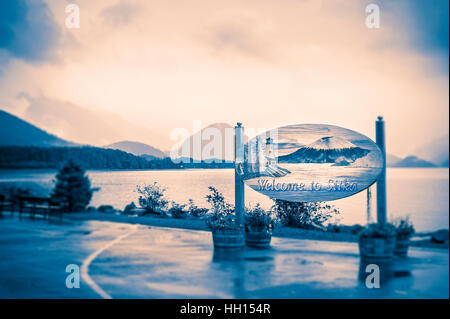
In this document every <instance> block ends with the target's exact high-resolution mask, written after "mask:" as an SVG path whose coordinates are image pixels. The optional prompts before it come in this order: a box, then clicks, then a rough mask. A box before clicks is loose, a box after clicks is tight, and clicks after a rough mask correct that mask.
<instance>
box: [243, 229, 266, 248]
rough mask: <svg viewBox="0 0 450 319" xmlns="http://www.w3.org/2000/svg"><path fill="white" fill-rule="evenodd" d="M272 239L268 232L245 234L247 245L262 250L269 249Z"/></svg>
mask: <svg viewBox="0 0 450 319" xmlns="http://www.w3.org/2000/svg"><path fill="white" fill-rule="evenodd" d="M271 239H272V234H271V233H268V232H256V231H246V232H245V244H246V245H247V246H249V247H253V248H260V249H266V248H269V247H270V240H271Z"/></svg>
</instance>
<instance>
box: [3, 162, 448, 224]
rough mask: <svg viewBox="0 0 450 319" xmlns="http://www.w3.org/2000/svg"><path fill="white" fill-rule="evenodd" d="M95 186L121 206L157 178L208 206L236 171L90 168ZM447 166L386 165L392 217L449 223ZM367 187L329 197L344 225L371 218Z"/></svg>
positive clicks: (171, 194)
mask: <svg viewBox="0 0 450 319" xmlns="http://www.w3.org/2000/svg"><path fill="white" fill-rule="evenodd" d="M88 175H89V177H90V179H91V182H92V186H93V187H100V191H98V192H96V193H95V194H94V196H93V199H92V201H91V204H90V205H92V206H99V205H103V204H105V205H106V204H109V205H113V206H114V207H116V208H118V209H123V208H124V207H125V205H126V204H129V203H130V202H132V201H134V202H135V204H138V201H137V198H138V194H137V193H136V192H135V189H136V185H143V184H150V183H153V182H154V181H157V182H158V183H159V184H161V185H162V186H164V187H166V188H167V191H166V197H167V198H168V199H169V200H174V201H177V202H179V203H185V202H187V201H188V199H189V198H192V199H194V201H196V203H197V204H198V205H202V206H206V201H205V195H206V194H207V193H208V186H209V185H212V186H215V187H217V188H218V189H219V190H220V191H221V192H223V194H224V195H225V197H226V198H227V199H228V200H229V201H230V202H233V200H234V197H233V196H234V195H233V193H234V175H233V170H231V169H226V170H225V169H214V170H213V169H212V170H181V171H180V170H165V171H89V172H88ZM54 178H55V171H49V170H0V187H1V186H2V185H3V186H6V184H5V183H7V184H10V183H14V184H18V185H21V186H23V187H33V188H35V189H38V190H40V191H41V192H42V193H45V192H48V191H49V190H50V189H51V188H52V187H53V180H54ZM448 183H449V169H448V168H388V171H387V196H388V197H387V201H388V214H389V218H390V219H393V218H396V217H400V216H409V217H410V218H411V220H412V221H413V223H414V226H415V228H416V230H417V231H428V230H436V229H440V228H448V227H449V184H448ZM245 195H246V202H247V203H248V204H252V205H255V204H256V203H258V202H259V203H261V204H262V206H263V207H267V208H268V207H270V206H271V205H272V203H273V202H272V201H271V200H270V199H269V198H267V197H265V196H263V195H261V194H259V193H257V192H256V191H254V190H252V189H251V188H250V187H248V186H246V194H245ZM366 199H367V192H366V191H363V192H361V193H358V194H356V195H354V196H351V197H348V198H344V199H340V200H336V201H332V202H329V203H330V204H333V205H334V206H335V207H336V208H338V209H339V210H340V212H341V213H340V215H339V222H340V223H342V224H348V225H350V224H356V223H358V224H365V223H366V222H367V205H366ZM375 203H376V187H375V186H373V187H372V206H371V217H372V220H375V219H376V205H375Z"/></svg>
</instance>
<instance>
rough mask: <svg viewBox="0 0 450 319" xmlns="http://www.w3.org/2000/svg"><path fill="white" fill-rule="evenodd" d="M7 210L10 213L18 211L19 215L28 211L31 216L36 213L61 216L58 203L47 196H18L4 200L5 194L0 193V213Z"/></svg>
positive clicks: (45, 215)
mask: <svg viewBox="0 0 450 319" xmlns="http://www.w3.org/2000/svg"><path fill="white" fill-rule="evenodd" d="M7 211H9V212H11V214H12V213H14V212H19V216H21V215H22V214H23V213H28V214H29V215H30V216H31V217H33V218H34V216H35V215H37V214H39V215H43V216H44V217H50V216H51V215H58V216H59V217H60V218H62V211H61V208H60V205H59V204H58V203H56V202H54V201H52V200H51V198H49V197H37V196H19V197H17V198H16V199H15V200H6V198H5V196H3V195H0V214H1V213H3V212H7Z"/></svg>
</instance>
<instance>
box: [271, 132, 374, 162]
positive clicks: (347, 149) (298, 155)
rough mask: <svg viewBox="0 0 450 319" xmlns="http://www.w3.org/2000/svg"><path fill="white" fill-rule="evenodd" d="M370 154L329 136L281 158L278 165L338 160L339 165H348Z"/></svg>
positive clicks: (365, 150)
mask: <svg viewBox="0 0 450 319" xmlns="http://www.w3.org/2000/svg"><path fill="white" fill-rule="evenodd" d="M369 152H370V151H369V150H367V149H364V148H361V147H358V146H356V145H354V144H353V143H351V142H349V141H346V140H344V139H342V138H340V137H335V136H327V137H322V138H320V139H318V140H317V141H315V142H313V143H311V144H309V145H306V146H304V147H301V148H300V149H298V150H297V151H295V152H293V153H291V154H287V155H283V156H279V157H278V163H336V161H337V160H338V165H346V164H345V163H352V162H354V161H355V160H357V159H358V158H361V157H364V156H366V155H367V154H368V153H369Z"/></svg>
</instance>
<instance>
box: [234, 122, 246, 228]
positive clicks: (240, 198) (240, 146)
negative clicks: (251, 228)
mask: <svg viewBox="0 0 450 319" xmlns="http://www.w3.org/2000/svg"><path fill="white" fill-rule="evenodd" d="M243 165H244V127H243V126H242V123H237V125H236V126H235V127H234V207H235V214H236V222H237V223H238V224H240V225H244V211H245V201H244V181H243V180H242V178H241V176H242V173H243V172H241V170H242V169H243Z"/></svg>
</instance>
